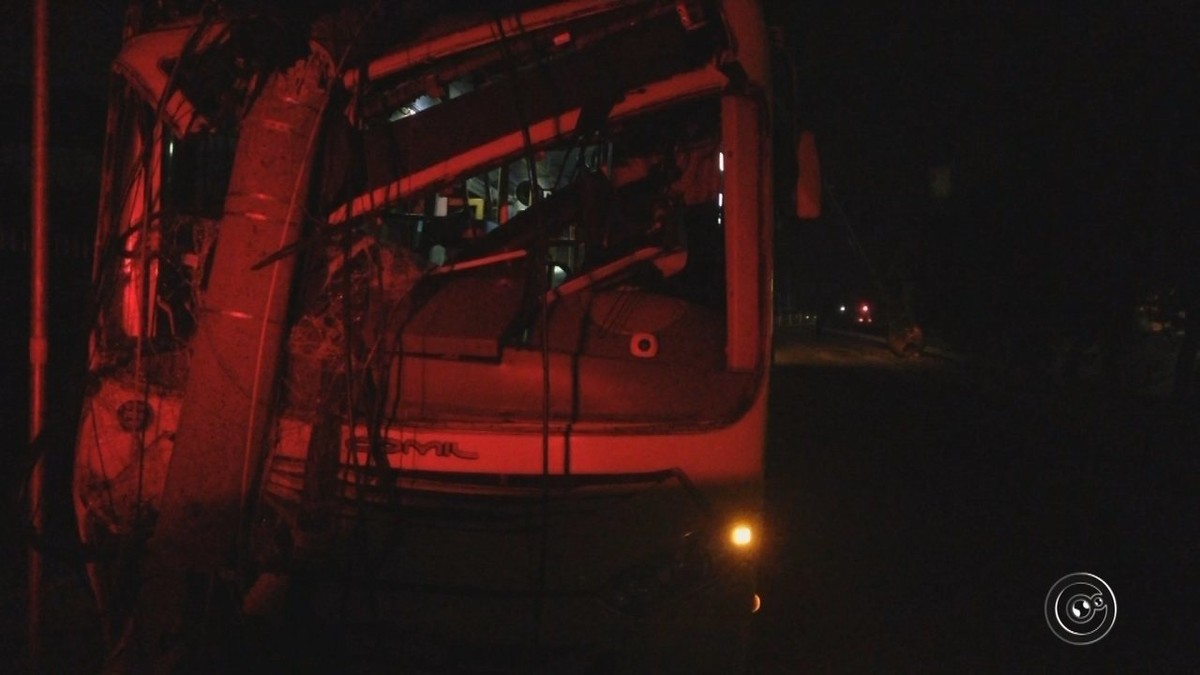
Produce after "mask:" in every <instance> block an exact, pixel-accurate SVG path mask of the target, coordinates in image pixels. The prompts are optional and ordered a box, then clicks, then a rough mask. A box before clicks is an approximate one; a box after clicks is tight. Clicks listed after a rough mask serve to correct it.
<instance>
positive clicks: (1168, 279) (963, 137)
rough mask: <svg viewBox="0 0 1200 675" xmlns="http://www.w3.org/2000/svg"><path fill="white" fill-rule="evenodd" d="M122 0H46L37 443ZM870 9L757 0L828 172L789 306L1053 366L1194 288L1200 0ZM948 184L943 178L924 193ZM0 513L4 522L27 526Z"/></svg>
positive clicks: (16, 285)
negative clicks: (44, 302)
mask: <svg viewBox="0 0 1200 675" xmlns="http://www.w3.org/2000/svg"><path fill="white" fill-rule="evenodd" d="M123 4H124V3H119V2H114V1H111V0H109V1H105V2H87V1H83V0H69V1H67V0H56V1H55V2H53V3H52V31H51V38H50V44H51V52H52V64H51V80H52V85H51V86H52V100H51V110H52V119H51V130H50V133H51V147H52V151H51V162H52V167H51V173H52V176H53V178H52V186H51V190H52V192H51V231H52V233H53V234H52V236H51V239H52V246H53V250H52V257H51V271H52V278H51V292H50V303H51V304H50V311H51V317H52V322H51V340H52V342H51V349H52V351H51V369H50V378H51V380H50V391H51V399H50V402H49V405H50V410H49V414H50V417H49V420H48V435H47V444H46V446H45V447H46V448H48V449H49V448H53V447H60V448H62V447H65V443H66V439H67V438H68V437H69V430H70V429H71V428H72V426H73V424H74V421H73V416H74V415H75V414H76V412H77V403H75V401H77V400H78V399H77V398H76V397H77V396H78V393H79V392H78V387H79V384H78V379H77V378H76V377H74V374H75V373H77V372H78V368H79V366H80V357H81V355H82V351H81V347H82V342H81V338H82V331H81V328H82V327H81V326H80V325H79V321H78V320H79V318H80V317H81V316H82V313H83V312H82V309H83V306H84V297H85V293H86V284H87V272H88V270H89V269H90V264H91V263H90V231H91V229H92V226H93V221H94V209H95V204H96V197H97V189H98V183H99V175H98V170H99V164H100V154H101V142H102V137H103V131H104V109H105V91H106V85H107V71H108V64H109V62H110V60H111V58H112V57H113V56H114V55H115V53H116V50H117V46H118V44H119V38H120V29H121V10H120V7H121V6H122V5H123ZM881 4H882V3H868V2H835V1H832V0H830V1H822V2H789V1H787V0H769V2H767V9H768V15H769V19H770V20H771V21H772V23H775V24H776V25H779V26H781V27H783V28H784V34H785V36H786V39H787V44H788V48H789V51H790V53H791V54H792V56H793V58H794V61H795V64H796V67H797V73H798V76H799V83H800V91H799V94H800V102H801V112H800V116H801V119H800V121H801V123H802V124H803V125H804V126H806V127H807V128H810V129H812V130H813V131H814V132H815V134H816V137H817V142H818V146H819V148H820V151H821V155H822V170H823V176H824V180H825V184H826V194H825V197H826V199H825V213H824V215H823V216H822V218H820V219H818V220H816V221H810V222H804V223H793V224H790V226H789V227H787V228H784V229H782V230H781V231H780V232H779V237H778V242H777V247H778V254H779V275H777V282H778V286H779V287H780V288H781V289H782V290H783V291H785V295H786V298H785V299H786V301H787V302H788V303H789V307H788V309H797V310H806V309H809V308H812V309H814V310H815V309H820V308H821V307H822V305H823V303H826V302H827V301H829V300H834V299H838V298H842V297H849V296H854V297H860V296H861V297H870V298H871V299H872V301H873V302H876V303H880V305H881V306H882V307H883V308H884V312H883V316H884V317H885V318H889V317H900V316H907V317H908V318H911V319H913V320H915V321H916V322H917V323H919V324H920V325H921V326H922V327H923V328H924V329H925V334H926V337H927V340H928V341H929V342H930V343H931V344H936V345H939V346H944V347H945V348H947V349H950V350H953V351H954V352H957V353H960V354H962V355H964V358H966V359H967V360H968V361H970V362H975V363H985V364H990V365H991V367H992V370H1005V369H1011V368H1024V367H1030V368H1032V372H1033V373H1034V377H1038V376H1045V377H1046V378H1048V379H1049V378H1052V377H1055V376H1056V374H1055V373H1054V372H1053V370H1054V367H1055V364H1054V359H1053V358H1050V356H1049V355H1051V354H1053V353H1058V352H1060V351H1061V349H1062V345H1063V344H1064V342H1066V343H1069V342H1071V341H1074V340H1083V341H1088V340H1097V339H1101V338H1100V337H1099V336H1101V335H1103V336H1105V337H1104V340H1106V342H1105V344H1107V345H1113V344H1116V345H1118V347H1117V348H1116V349H1118V351H1119V346H1120V344H1122V342H1121V341H1122V339H1123V338H1122V337H1121V336H1125V335H1129V334H1130V333H1129V331H1130V330H1132V329H1131V325H1132V324H1131V322H1132V321H1133V320H1134V314H1133V311H1134V308H1135V307H1136V306H1137V305H1138V304H1139V302H1141V301H1142V300H1144V299H1145V298H1147V297H1150V296H1157V297H1158V298H1159V301H1160V304H1161V305H1162V306H1163V307H1162V311H1163V312H1165V313H1168V314H1169V313H1170V312H1171V311H1172V310H1173V309H1175V308H1177V307H1178V306H1181V305H1182V303H1183V296H1186V295H1187V294H1188V293H1193V294H1194V293H1195V289H1196V287H1197V286H1198V285H1200V284H1198V283H1197V281H1196V275H1197V273H1198V271H1200V244H1198V241H1200V238H1198V236H1197V228H1196V224H1195V220H1196V218H1195V214H1196V213H1197V194H1198V191H1197V190H1196V189H1195V187H1194V186H1195V185H1196V184H1197V179H1198V178H1200V176H1198V173H1200V162H1198V161H1197V157H1200V147H1198V145H1200V143H1198V140H1197V125H1196V123H1195V119H1194V118H1195V113H1196V110H1197V109H1198V107H1197V102H1198V101H1200V96H1198V93H1200V92H1197V78H1196V76H1195V72H1194V70H1195V64H1196V63H1197V62H1198V60H1197V54H1196V51H1197V50H1196V48H1195V43H1196V39H1195V37H1196V34H1197V32H1196V31H1197V26H1200V4H1198V3H1196V2H1188V1H1175V2H1166V1H1148V2H1137V3H1134V2H1128V3H1123V2H1114V3H1092V4H1090V5H1089V6H1084V5H1082V4H1080V5H1075V4H1074V3H1066V4H1065V5H1064V4H1058V3H1052V2H1016V3H993V4H992V5H988V6H983V7H980V6H971V4H970V3H957V2H949V1H945V2H936V1H933V0H922V1H920V2H911V3H893V6H891V7H882V6H881ZM1001 5H1002V6H1001ZM3 16H4V21H3V23H0V36H2V38H3V44H5V45H6V48H5V49H4V50H0V73H2V80H0V91H2V93H3V95H4V101H5V102H6V105H5V106H3V107H2V108H0V110H2V112H0V115H2V116H3V117H2V119H0V127H2V128H3V129H4V130H5V133H4V135H3V137H2V138H0V162H2V164H0V166H2V167H3V174H2V175H3V177H4V180H3V181H0V194H2V195H3V197H4V201H3V203H4V204H5V205H6V206H7V208H5V209H3V210H0V214H2V215H0V236H2V239H0V283H2V284H3V286H2V288H3V292H2V296H3V305H2V311H3V314H2V316H3V321H0V337H2V342H0V349H2V351H0V353H2V354H3V356H2V357H0V376H2V379H3V382H4V390H3V406H2V407H0V410H2V411H3V412H2V424H3V426H2V428H0V433H2V434H3V435H2V438H3V439H4V440H5V443H4V448H5V451H4V452H5V455H6V456H5V459H4V460H3V461H2V462H0V466H2V467H3V476H4V478H5V480H4V483H3V484H4V487H5V490H6V493H5V497H6V499H5V504H6V509H7V505H9V504H11V503H12V502H13V499H10V498H12V497H15V495H16V493H15V491H14V489H15V488H14V486H15V485H16V483H17V482H19V481H17V480H15V479H16V478H18V477H19V476H20V474H21V470H22V467H23V466H24V465H25V464H24V461H23V460H24V458H25V457H26V456H27V453H26V452H24V447H25V445H24V441H25V438H26V434H27V431H26V429H27V427H26V424H27V422H26V420H27V416H28V408H27V402H26V400H25V399H26V397H25V382H26V381H27V377H28V365H27V358H26V355H27V338H28V320H29V316H28V296H29V290H28V289H29V286H28V276H29V267H28V231H29V134H30V132H29V129H30V119H29V118H30V116H29V105H30V104H29V100H30V84H29V83H30V72H31V58H30V54H29V35H30V33H31V24H30V8H29V3H27V2H13V1H6V2H5V3H4V4H3ZM935 176H939V177H941V178H943V179H945V178H947V177H948V179H949V180H948V183H946V182H943V183H942V184H941V185H942V186H943V187H945V186H947V185H948V190H946V189H944V190H942V191H941V192H940V193H939V192H936V191H935V190H933V189H932V188H933V180H932V179H933V178H934V177H935ZM1130 344H1132V343H1130ZM1130 349H1132V347H1130ZM1056 350H1057V351H1056ZM1031 364H1032V365H1031ZM985 371H987V369H985ZM829 386H830V387H836V386H837V378H833V379H832V380H831V381H830V383H829ZM1096 386H1098V387H1099V386H1104V383H1097V385H1096ZM881 405H882V404H881ZM1194 408H1195V406H1193V407H1192V410H1193V411H1194ZM65 457H66V455H65V454H63V453H60V454H59V455H58V458H59V459H58V461H60V462H61V461H63V460H64V459H65ZM10 459H11V460H12V461H9V460H10ZM4 516H5V517H4V519H3V520H4V526H3V527H4V529H3V531H2V532H0V534H3V535H4V536H5V537H6V538H9V539H11V538H13V537H18V536H19V535H20V531H19V529H18V527H19V526H18V525H17V524H16V522H15V520H14V519H12V518H10V517H9V512H8V510H6V511H5V513H4Z"/></svg>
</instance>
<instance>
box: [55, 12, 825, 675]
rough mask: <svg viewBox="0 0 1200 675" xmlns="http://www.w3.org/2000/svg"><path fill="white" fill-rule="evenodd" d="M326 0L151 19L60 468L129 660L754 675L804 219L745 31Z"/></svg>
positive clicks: (114, 169)
mask: <svg viewBox="0 0 1200 675" xmlns="http://www.w3.org/2000/svg"><path fill="white" fill-rule="evenodd" d="M325 4H326V5H328V6H327V7H321V5H322V3H303V4H302V6H300V7H290V6H287V5H285V4H279V5H278V6H276V7H272V6H270V3H266V4H261V3H260V4H253V3H251V4H250V5H242V4H238V3H230V4H229V5H228V6H220V7H218V6H216V5H214V4H212V3H197V2H185V1H183V0H180V1H179V2H174V3H171V2H166V3H163V2H156V3H134V4H133V6H132V7H131V9H130V11H129V13H128V18H127V22H126V30H125V36H124V40H123V43H122V47H121V49H120V52H119V54H118V55H117V57H116V59H115V61H114V63H113V69H112V78H111V106H110V112H109V120H108V128H107V135H106V148H105V155H104V163H103V176H102V188H103V189H102V196H101V203H100V205H99V220H98V226H97V239H96V249H95V265H94V284H93V285H94V291H95V293H94V295H95V298H94V302H92V303H90V306H91V307H92V311H93V316H92V319H93V323H94V329H93V331H92V336H91V340H90V344H89V356H88V364H89V366H88V382H87V393H86V399H85V403H84V409H83V411H82V412H83V414H82V417H81V425H80V428H79V435H78V441H77V447H76V459H75V473H74V479H73V480H74V489H73V495H74V501H75V509H76V514H77V520H78V527H79V532H80V537H81V538H82V539H83V540H84V541H85V542H86V543H87V544H88V545H89V547H90V548H91V549H92V550H94V551H95V552H96V553H95V555H94V556H93V560H92V562H91V563H89V565H88V573H89V579H90V581H91V585H92V588H93V591H94V593H95V597H96V600H97V603H98V606H99V608H100V615H101V616H102V618H103V620H104V624H105V625H104V629H105V639H106V643H107V645H108V648H109V649H110V652H111V655H110V659H109V662H110V667H109V669H110V670H111V671H113V672H120V671H123V670H124V671H128V670H143V669H146V670H151V671H161V672H169V671H170V667H169V666H167V665H163V664H173V663H179V662H180V661H181V659H184V660H186V659H193V660H195V659H201V658H204V657H203V656H202V655H204V654H210V655H211V653H213V649H212V648H211V647H212V645H205V644H202V643H203V642H204V641H205V640H210V641H211V640H213V639H214V638H213V637H212V636H213V634H214V631H213V630H207V629H204V628H203V627H204V626H208V627H211V626H212V625H213V622H214V621H217V620H216V619H214V618H213V617H222V618H221V621H224V624H222V625H230V626H241V627H243V628H245V627H246V626H251V625H254V626H274V627H276V628H279V627H281V626H286V627H287V628H279V630H280V631H281V633H282V634H284V635H287V636H290V642H289V643H288V644H289V645H290V646H289V647H287V648H286V650H285V651H289V653H291V654H293V655H294V656H295V658H297V659H300V660H301V661H302V662H305V663H312V662H313V661H312V659H316V658H318V655H319V654H326V653H337V654H338V655H339V656H338V657H337V659H339V660H337V661H335V662H334V663H336V664H338V665H337V667H339V668H343V669H347V668H348V669H351V670H352V669H353V667H354V666H353V664H358V663H363V661H362V660H361V659H360V657H362V655H369V657H370V658H372V659H376V662H378V661H379V660H382V662H384V663H388V664H392V668H393V669H402V668H406V667H411V668H413V669H415V670H414V672H688V673H700V672H714V673H730V672H737V671H738V670H739V669H742V668H744V667H745V664H746V652H747V639H748V629H749V626H750V620H751V615H752V613H753V612H754V611H755V610H756V609H757V606H758V602H759V599H758V596H757V595H756V592H755V569H756V558H757V556H758V553H759V549H760V544H761V541H762V539H763V537H764V530H763V528H764V523H763V516H762V512H763V508H762V504H763V481H764V476H763V464H764V463H763V451H764V436H765V427H766V411H767V393H768V380H769V372H770V365H771V334H772V301H771V284H772V245H771V242H772V235H773V231H774V228H775V226H776V224H775V221H776V220H777V218H778V216H779V215H780V214H781V213H782V214H783V215H784V219H790V218H791V217H792V216H793V215H794V214H793V213H788V212H787V210H786V209H787V208H795V207H796V205H797V204H801V205H802V204H803V203H811V201H812V197H811V196H809V197H807V198H803V197H802V196H801V195H797V194H796V191H795V186H796V184H797V183H791V182H788V181H783V183H784V184H782V185H781V186H780V188H779V189H778V190H777V189H776V185H777V183H780V181H779V180H777V177H778V176H779V175H781V172H780V169H779V166H780V164H781V163H782V164H785V165H787V164H795V157H796V150H797V148H802V147H803V146H804V145H805V144H804V142H802V141H801V140H799V139H798V138H797V135H796V134H795V133H793V131H792V128H793V127H794V121H793V120H791V119H787V118H786V116H785V115H781V114H780V110H787V106H786V105H780V103H779V100H778V97H776V96H775V90H776V89H777V87H776V86H774V82H776V81H778V80H779V78H778V73H776V75H777V77H776V78H775V79H773V78H772V63H773V60H775V59H774V58H773V56H772V53H771V43H772V39H771V35H770V34H769V33H768V30H767V28H766V23H765V21H764V17H763V15H762V9H761V8H760V7H759V6H758V5H757V4H756V3H754V2H749V1H746V0H736V1H735V0H730V1H728V2H721V1H718V0H693V1H673V0H672V1H667V0H559V1H557V2H545V1H542V2H514V3H503V4H504V9H503V10H501V9H499V8H498V7H497V6H496V5H497V3H487V2H465V3H459V4H457V5H455V6H454V9H453V11H450V10H448V9H447V6H446V3H437V2H421V1H418V2H411V3H396V5H395V6H391V5H389V4H388V3H361V4H358V3H325ZM810 141H811V139H810ZM809 145H810V146H811V142H809ZM811 172H812V168H810V167H804V166H801V167H799V169H796V168H795V167H793V169H792V171H791V174H789V173H788V171H787V170H785V171H783V172H782V175H790V176H792V177H793V178H794V177H796V176H800V177H803V176H804V175H806V174H807V175H810V176H811ZM789 180H790V179H789ZM800 182H801V183H802V182H803V181H800ZM806 199H807V201H806ZM780 205H784V206H782V207H781V206H780ZM198 617H199V618H198ZM221 621H217V623H220V622H221ZM297 636H301V637H300V638H297ZM331 645H333V646H331ZM326 647H328V648H329V650H331V651H328V652H327V651H324V648H326ZM334 647H336V649H335V648H334ZM350 654H358V655H359V656H348V655H350ZM210 658H211V657H210ZM331 658H333V657H331ZM362 658H365V657H362Z"/></svg>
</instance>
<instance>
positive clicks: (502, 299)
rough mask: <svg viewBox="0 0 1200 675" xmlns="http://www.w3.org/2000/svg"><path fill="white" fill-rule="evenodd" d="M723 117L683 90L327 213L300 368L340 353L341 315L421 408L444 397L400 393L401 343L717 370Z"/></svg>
mask: <svg viewBox="0 0 1200 675" xmlns="http://www.w3.org/2000/svg"><path fill="white" fill-rule="evenodd" d="M720 130H721V124H720V101H719V99H718V98H716V97H704V98H699V99H694V100H690V101H686V102H683V103H680V104H676V105H674V106H669V107H665V108H659V109H657V110H654V111H653V112H650V113H648V114H645V115H643V116H639V117H634V118H629V119H624V120H621V121H620V122H612V123H610V124H607V125H605V126H604V128H603V129H600V130H597V131H595V132H594V133H591V134H588V135H586V136H585V137H582V138H580V137H568V138H566V139H564V140H562V141H559V142H557V143H550V144H546V145H543V146H535V147H530V148H528V151H527V152H525V153H522V154H520V155H517V156H508V157H505V158H504V159H502V160H501V161H497V162H492V163H489V164H485V165H482V166H477V167H473V168H471V169H469V170H467V171H465V172H463V173H462V174H460V175H458V176H456V177H455V179H454V180H452V181H449V182H446V183H443V184H440V185H437V186H436V187H433V188H431V189H427V190H423V191H420V192H416V193H414V194H412V195H411V196H409V197H407V198H405V199H400V200H396V201H394V202H392V203H389V204H387V205H386V206H385V207H382V208H379V209H376V210H375V211H372V212H370V213H366V214H364V215H362V216H360V217H358V218H356V219H353V220H351V221H349V222H347V223H345V224H343V225H339V226H337V227H333V228H332V230H333V231H336V232H338V233H341V234H338V235H336V236H333V237H331V238H330V239H329V240H328V243H327V245H326V247H325V251H324V253H323V254H322V255H320V256H317V257H316V258H315V262H313V261H310V265H312V266H313V267H312V269H313V270H314V272H315V271H316V270H317V269H318V267H319V266H323V270H322V271H321V272H320V273H310V274H307V275H305V278H306V279H307V283H308V285H309V291H308V292H307V293H306V294H304V297H306V298H307V301H306V304H305V310H304V312H303V313H302V315H301V316H300V319H299V322H298V323H297V325H296V327H295V328H294V329H293V331H292V337H291V341H290V346H291V350H292V354H293V364H294V366H301V370H303V367H302V364H304V363H310V364H314V367H316V368H317V369H318V370H320V369H321V367H320V366H319V365H317V364H318V363H319V362H322V361H324V362H325V363H326V364H328V363H329V361H330V360H331V359H336V358H340V357H339V356H338V355H340V354H342V353H344V350H345V349H346V347H347V344H346V342H345V340H346V339H347V335H346V332H347V330H346V328H345V327H346V326H349V327H350V328H349V332H350V333H352V335H351V336H350V337H349V339H350V341H351V344H350V348H351V351H352V352H353V353H354V354H356V355H357V356H356V359H359V360H360V361H359V363H360V365H359V366H357V367H361V368H363V369H365V370H369V369H371V368H378V369H380V370H381V371H382V370H384V369H386V370H389V371H391V372H392V374H391V375H383V374H382V373H381V374H380V375H379V376H378V377H379V379H380V380H388V379H389V378H392V379H397V378H398V379H399V381H392V382H391V383H390V384H389V388H392V389H393V391H392V392H391V396H392V399H391V400H392V404H393V405H394V406H395V407H396V408H397V409H401V410H402V409H404V408H405V407H406V406H405V404H406V403H411V404H412V405H413V406H416V407H418V408H420V409H421V410H422V411H424V413H425V414H428V412H429V409H430V406H431V405H433V404H436V403H438V399H439V397H438V395H437V394H436V393H435V392H433V391H432V390H431V388H430V386H429V383H428V382H426V383H425V384H422V385H420V391H419V393H418V392H415V391H414V393H413V395H412V400H411V401H405V400H404V394H403V392H404V389H405V387H406V386H409V385H411V386H414V387H416V386H418V385H416V384H413V383H414V382H416V380H415V379H414V378H415V377H416V376H415V375H413V374H412V371H411V370H408V371H407V372H408V374H407V375H404V376H401V375H399V374H397V373H398V372H399V371H404V370H406V369H407V368H408V367H407V366H403V363H404V362H405V360H406V359H409V358H422V359H428V358H433V359H450V360H451V361H445V362H443V363H442V365H439V366H436V367H435V366H429V367H435V368H436V369H441V368H447V369H449V368H455V367H458V368H461V367H468V368H471V367H476V366H470V365H469V364H470V363H472V362H478V363H481V364H487V363H491V364H498V365H501V366H505V365H506V364H507V365H512V364H514V363H517V362H520V361H521V359H523V358H525V357H523V356H522V354H525V353H528V354H530V355H536V354H537V353H540V352H541V350H542V349H543V348H548V349H549V350H550V351H551V352H552V353H554V354H563V355H573V357H574V358H595V359H600V360H602V361H604V362H605V363H607V364H608V366H606V367H605V373H608V374H607V375H605V376H606V377H609V376H611V377H616V376H617V373H619V370H615V369H614V368H613V366H614V364H615V363H616V362H617V361H628V362H630V364H631V366H636V367H646V366H655V365H658V366H663V365H671V364H674V365H676V366H679V367H686V368H687V369H689V370H690V371H695V372H704V373H718V372H719V371H720V370H721V367H722V358H723V357H722V354H723V352H722V350H723V340H724V330H725V329H724V321H725V315H724V298H725V294H724V243H723V242H724V235H723V223H722V206H723V196H722V153H721V141H720ZM347 256H348V257H347ZM347 260H349V262H348V263H347V262H346V261H347ZM347 300H348V301H349V303H350V306H349V307H348V306H347ZM544 336H547V337H544ZM668 347H669V349H668ZM530 358H532V357H530ZM454 363H456V364H457V365H452V364H454ZM535 363H540V362H535V361H533V360H531V361H529V365H530V367H532V366H533V365H535ZM327 367H328V365H327V366H326V369H327ZM478 367H482V366H478ZM539 367H540V366H539ZM426 372H428V371H426ZM496 372H500V371H496ZM435 373H436V370H435ZM457 377H460V375H454V374H451V373H450V372H449V371H446V372H444V373H443V374H442V375H441V376H440V377H438V378H437V379H438V381H439V382H450V381H453V380H454V379H456V378H457ZM461 377H466V375H462V376H461ZM470 377H471V378H473V379H474V380H475V381H478V380H479V378H480V377H500V375H492V374H486V375H485V374H484V373H483V372H482V371H481V372H480V373H475V374H472V375H470ZM622 377H624V375H622ZM308 379H309V381H310V382H314V383H315V382H317V381H318V379H313V377H312V376H311V375H310V377H309V378H308ZM674 381H677V382H684V381H683V380H679V379H678V378H676V379H675V380H674ZM693 384H695V383H693ZM496 386H497V388H500V389H504V388H509V387H514V386H518V385H517V384H514V383H513V382H512V381H511V380H508V381H506V382H503V383H502V382H499V381H498V382H497V383H496ZM520 386H524V385H520ZM529 386H530V387H532V384H530V385H529ZM295 389H296V390H300V389H305V387H304V386H302V385H301V384H300V383H299V382H297V383H296V388H295ZM308 390H309V391H308V393H307V394H305V395H303V396H297V398H296V399H295V400H296V401H300V400H306V401H307V404H306V405H305V406H304V407H306V408H308V409H312V407H313V406H316V405H317V402H316V400H315V398H313V397H314V396H315V395H316V390H315V385H313V386H310V387H308ZM734 393H736V391H735V392H734ZM530 396H532V394H530ZM445 399H446V400H445V401H443V402H442V403H445V404H447V405H448V404H449V403H450V402H451V399H453V403H454V404H455V406H458V407H465V408H470V409H471V410H472V411H473V412H475V413H478V412H480V411H482V410H492V409H495V410H497V413H498V414H499V413H500V411H502V410H503V408H499V409H498V408H497V407H496V403H495V400H490V401H487V402H484V401H479V402H477V403H475V404H473V405H472V404H470V402H469V400H467V399H464V397H463V395H462V394H461V392H459V393H452V392H447V393H446V396H445ZM563 405H564V407H565V408H578V406H577V404H570V403H564V404H563ZM529 406H530V408H531V409H532V408H533V404H532V403H530V404H529ZM518 407H520V406H518ZM514 414H515V413H514Z"/></svg>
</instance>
